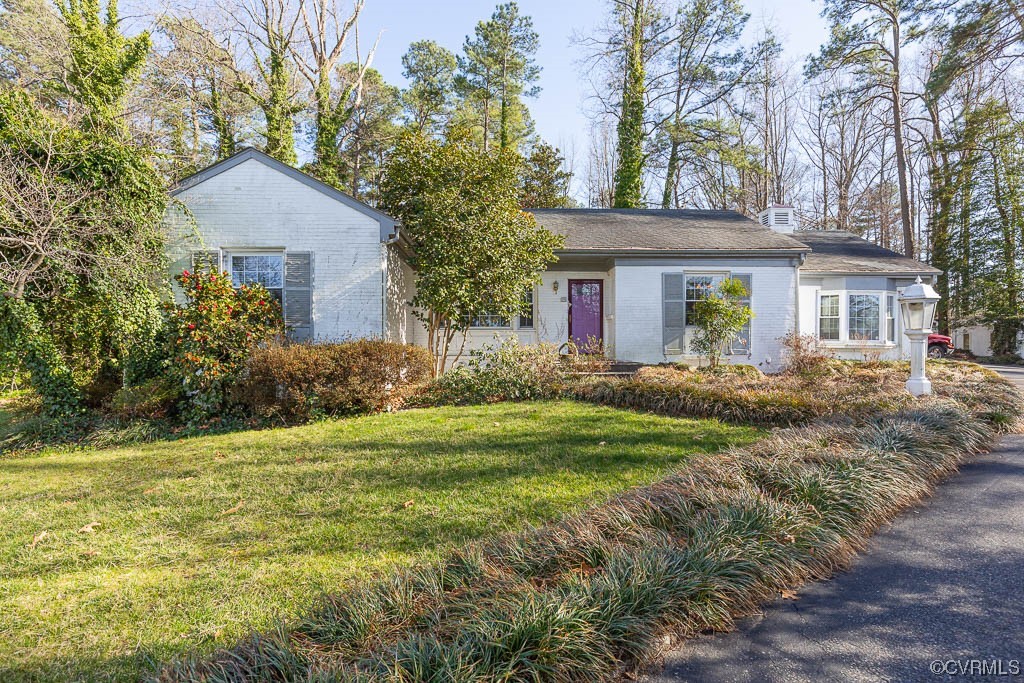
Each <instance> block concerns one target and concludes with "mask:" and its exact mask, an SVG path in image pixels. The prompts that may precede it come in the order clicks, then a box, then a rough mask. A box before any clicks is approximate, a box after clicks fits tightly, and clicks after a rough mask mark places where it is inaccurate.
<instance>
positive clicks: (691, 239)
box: [528, 209, 808, 254]
mask: <svg viewBox="0 0 1024 683" xmlns="http://www.w3.org/2000/svg"><path fill="white" fill-rule="evenodd" d="M528 211H530V213H532V214H533V215H534V216H535V217H536V219H537V224H538V225H540V226H542V227H544V228H547V229H548V230H550V231H551V232H553V233H556V234H559V235H564V236H565V247H564V249H562V250H561V251H562V252H563V253H564V252H575V253H584V254H585V253H591V254H598V253H613V254H633V253H635V254H651V253H674V252H685V253H688V254H715V253H720V252H729V253H731V254H764V253H777V252H787V253H792V254H800V253H805V252H807V251H808V248H807V246H806V245H804V244H801V243H800V242H798V241H797V240H795V239H793V238H792V237H790V236H789V235H784V234H782V233H779V232H776V231H774V230H772V229H770V228H766V227H764V226H762V225H761V224H760V223H758V222H757V221H754V220H751V219H750V218H747V217H746V216H744V215H742V214H740V213H737V212H735V211H702V210H696V209H528Z"/></svg>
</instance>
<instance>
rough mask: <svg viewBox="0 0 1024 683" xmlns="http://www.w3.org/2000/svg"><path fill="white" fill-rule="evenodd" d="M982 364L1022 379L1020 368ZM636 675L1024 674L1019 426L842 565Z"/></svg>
mask: <svg viewBox="0 0 1024 683" xmlns="http://www.w3.org/2000/svg"><path fill="white" fill-rule="evenodd" d="M993 369H996V370H998V371H999V372H1004V371H1006V372H1005V374H1006V375H1007V376H1008V378H1010V379H1011V380H1013V381H1015V383H1018V387H1020V388H1022V389H1024V368H1010V369H1009V370H1007V369H1006V368H993ZM936 662H937V663H936ZM933 668H934V669H935V670H936V671H938V673H933ZM644 680H646V681H648V683H668V682H669V681H672V682H675V681H695V682H701V683H705V682H707V683H716V682H725V681H751V682H753V681H765V682H772V681H779V682H785V683H793V682H797V681H829V682H831V681H836V682H839V681H945V680H956V681H969V680H970V681H975V680H976V681H1015V680H1017V681H1024V436H1022V435H1011V436H1007V437H1004V438H1003V439H1002V440H1001V441H1000V443H999V445H998V447H997V448H996V449H995V450H993V451H992V452H991V453H987V454H984V455H982V456H980V457H977V458H975V459H973V460H971V461H970V462H969V463H967V464H965V465H964V466H963V467H962V468H961V472H960V474H959V475H957V476H956V477H953V478H952V479H950V480H949V481H947V482H946V483H945V484H943V485H942V487H941V489H940V490H939V492H938V493H937V495H935V496H934V497H932V498H930V499H929V500H927V501H925V502H924V503H923V504H922V505H921V506H920V507H918V508H916V509H914V510H911V511H909V512H907V513H905V514H903V515H902V516H900V518H899V519H897V520H896V521H895V522H894V523H893V524H892V525H890V526H888V527H885V528H883V529H882V530H880V531H879V533H878V534H877V535H875V537H874V538H873V539H872V540H871V542H870V545H869V547H868V549H867V551H866V552H865V553H864V554H862V555H860V556H859V557H858V558H857V559H856V560H855V561H854V563H853V565H852V566H851V567H850V569H849V571H847V572H845V573H842V574H840V575H838V576H837V577H835V578H834V579H833V580H831V581H826V582H821V583H814V584H808V585H807V586H805V587H804V588H803V589H801V590H800V591H799V592H798V594H797V599H796V600H783V599H780V600H777V601H776V602H775V603H773V604H771V605H768V606H766V607H765V609H764V611H763V613H762V614H761V615H759V616H757V617H753V618H750V619H747V620H744V621H743V622H741V624H740V626H739V628H738V629H737V630H736V631H734V632H732V633H729V634H722V635H708V636H702V637H699V638H696V639H693V640H691V641H688V642H686V643H684V644H683V646H682V648H681V649H679V650H677V651H674V652H672V653H670V654H669V655H668V656H667V657H666V659H665V667H664V670H663V671H661V672H660V673H656V674H652V675H649V676H647V677H646V678H645V679H644Z"/></svg>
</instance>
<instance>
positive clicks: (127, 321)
mask: <svg viewBox="0 0 1024 683" xmlns="http://www.w3.org/2000/svg"><path fill="white" fill-rule="evenodd" d="M166 204H167V195H166V190H165V185H164V182H163V179H162V178H161V177H160V176H159V174H158V173H157V172H156V171H155V170H154V169H153V167H152V166H151V165H150V164H149V163H148V162H147V160H146V154H145V152H144V151H143V150H139V149H137V148H135V147H133V146H131V145H128V144H126V143H124V142H123V141H121V139H120V136H119V135H118V134H116V133H115V134H110V133H108V132H105V131H101V130H98V129H95V128H93V127H92V126H88V127H87V128H86V130H80V129H77V128H75V127H73V126H71V125H69V124H68V122H66V121H64V120H63V119H62V118H60V117H59V116H57V115H54V114H50V113H47V112H45V111H42V110H40V109H39V108H38V107H37V106H36V105H35V103H34V102H33V101H32V100H31V98H29V97H28V96H27V95H25V94H23V93H19V92H16V91H7V92H0V308H2V311H0V318H2V320H0V335H2V337H3V338H2V340H0V341H2V343H3V345H4V346H6V347H7V348H14V349H18V354H19V356H20V357H21V358H22V360H23V363H24V365H25V368H26V370H28V371H29V372H30V373H31V380H32V383H33V385H34V387H35V388H36V390H37V391H38V392H39V393H40V395H41V396H42V397H43V400H44V402H45V403H46V405H47V407H48V409H49V410H50V412H52V413H54V414H67V413H73V412H76V411H77V410H78V409H79V408H80V406H81V405H82V404H83V402H84V401H85V400H86V399H88V398H90V397H93V396H97V392H100V389H101V387H102V386H104V384H106V385H108V386H109V385H110V384H119V383H120V381H121V380H122V379H123V377H124V376H125V374H127V373H130V368H131V357H132V354H133V353H134V352H135V351H138V350H139V349H141V348H143V347H144V346H145V343H146V340H147V339H151V338H152V336H153V334H154V333H155V330H156V328H157V327H158V326H159V321H160V317H159V306H158V303H159V298H160V296H159V294H160V287H161V286H160V284H159V283H158V282H157V281H156V280H155V278H154V273H159V272H160V271H161V269H162V266H163V262H164V261H163V258H164V257H163V253H164V250H163V239H162V237H163V236H162V231H161V228H160V225H161V219H162V217H163V213H164V209H165V207H166Z"/></svg>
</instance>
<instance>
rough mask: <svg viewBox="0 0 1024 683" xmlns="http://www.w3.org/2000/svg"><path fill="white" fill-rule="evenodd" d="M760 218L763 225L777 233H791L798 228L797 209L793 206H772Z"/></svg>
mask: <svg viewBox="0 0 1024 683" xmlns="http://www.w3.org/2000/svg"><path fill="white" fill-rule="evenodd" d="M758 218H759V219H760V221H761V225H763V226H765V227H767V228H771V229H772V230H774V231H776V232H784V233H791V232H793V231H794V230H796V227H797V218H796V209H794V208H793V207H792V206H784V205H782V204H772V205H771V206H769V207H768V208H767V209H765V210H764V211H762V212H761V215H760V216H759V217H758Z"/></svg>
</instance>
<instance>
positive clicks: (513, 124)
mask: <svg viewBox="0 0 1024 683" xmlns="http://www.w3.org/2000/svg"><path fill="white" fill-rule="evenodd" d="M537 47H538V37H537V33H536V32H535V31H534V30H533V20H532V19H530V17H528V16H523V15H521V14H520V13H519V6H518V5H517V4H516V3H515V2H509V3H506V4H504V5H499V6H498V8H497V9H496V10H495V11H494V14H493V15H491V18H490V19H489V20H488V21H481V22H480V23H478V24H477V26H476V29H475V32H474V36H473V37H472V38H469V37H467V38H466V42H465V44H464V45H463V52H464V54H463V55H462V56H460V57H459V58H458V65H459V74H458V76H457V77H456V79H455V85H456V88H457V90H458V92H459V93H460V94H461V95H462V96H463V98H465V102H466V105H467V106H468V107H469V108H470V110H471V111H474V118H475V119H476V120H475V121H474V124H475V125H476V126H477V127H479V128H480V129H481V133H482V143H483V147H484V150H485V151H486V150H488V149H489V148H490V145H491V142H492V140H491V138H492V137H494V135H495V133H494V130H493V129H494V125H495V123H494V117H495V113H496V115H497V142H498V146H499V147H500V148H501V149H509V148H516V147H517V146H518V145H519V143H520V142H521V141H522V140H523V139H525V138H526V137H527V136H528V135H529V133H530V122H529V112H527V110H526V107H525V105H524V104H523V102H522V99H521V98H522V97H535V96H536V95H537V93H538V92H540V88H539V87H538V86H537V85H536V82H537V80H538V79H539V78H540V67H538V66H537V64H536V62H535V59H534V56H535V55H536V53H537ZM495 109H497V112H495V111H494V110H495Z"/></svg>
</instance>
